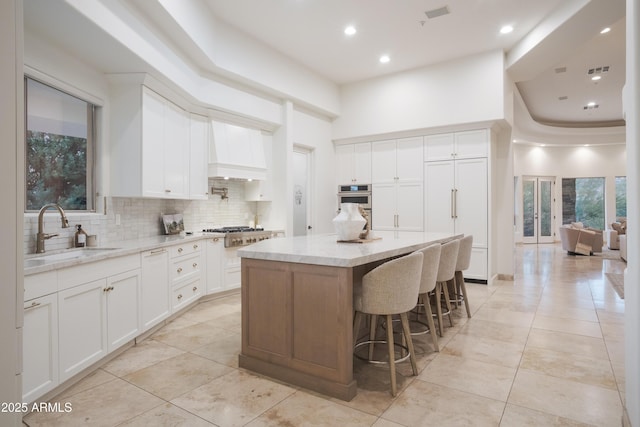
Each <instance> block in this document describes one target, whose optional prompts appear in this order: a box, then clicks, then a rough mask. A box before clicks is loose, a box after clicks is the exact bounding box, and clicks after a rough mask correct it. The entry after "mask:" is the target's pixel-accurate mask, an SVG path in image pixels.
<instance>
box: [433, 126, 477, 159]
mask: <svg viewBox="0 0 640 427" xmlns="http://www.w3.org/2000/svg"><path fill="white" fill-rule="evenodd" d="M487 134H488V130H487V129H477V130H470V131H464V132H456V133H443V134H438V135H428V136H425V137H424V158H425V161H436V160H450V159H469V158H477V157H487V156H488V155H489V145H488V144H487V140H488V136H487Z"/></svg>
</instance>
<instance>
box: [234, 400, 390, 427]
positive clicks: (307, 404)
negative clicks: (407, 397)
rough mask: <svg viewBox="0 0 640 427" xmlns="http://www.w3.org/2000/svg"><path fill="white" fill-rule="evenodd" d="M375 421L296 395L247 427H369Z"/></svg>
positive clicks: (344, 408) (336, 405)
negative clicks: (327, 426)
mask: <svg viewBox="0 0 640 427" xmlns="http://www.w3.org/2000/svg"><path fill="white" fill-rule="evenodd" d="M329 420H331V421H329ZM376 420H377V417H376V416H374V415H371V414H366V413H364V412H361V411H358V410H355V409H352V408H348V407H346V406H342V405H340V404H338V403H335V402H332V401H330V400H327V399H325V398H322V397H319V396H315V395H311V394H308V393H305V392H303V391H297V392H296V393H294V394H293V395H292V396H290V397H288V398H286V399H285V400H283V401H282V402H280V403H278V404H277V405H276V406H274V407H272V408H271V409H269V410H267V411H266V412H264V413H263V414H262V415H260V416H259V417H258V418H256V419H254V420H253V421H251V422H250V423H249V424H247V427H269V426H271V427H280V426H325V425H332V426H353V427H357V426H362V427H365V426H366V427H368V426H371V425H372V424H373V423H374V422H375V421H376Z"/></svg>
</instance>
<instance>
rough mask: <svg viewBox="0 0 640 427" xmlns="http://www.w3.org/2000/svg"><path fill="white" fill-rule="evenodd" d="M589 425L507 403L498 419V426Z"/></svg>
mask: <svg viewBox="0 0 640 427" xmlns="http://www.w3.org/2000/svg"><path fill="white" fill-rule="evenodd" d="M541 426H544V427H590V426H592V424H585V423H581V422H579V421H575V420H571V419H569V418H563V417H560V416H557V415H551V414H547V413H544V412H540V411H534V410H533V409H528V408H523V407H521V406H516V405H511V404H509V405H507V407H506V408H505V410H504V414H503V415H502V420H501V421H500V427H541Z"/></svg>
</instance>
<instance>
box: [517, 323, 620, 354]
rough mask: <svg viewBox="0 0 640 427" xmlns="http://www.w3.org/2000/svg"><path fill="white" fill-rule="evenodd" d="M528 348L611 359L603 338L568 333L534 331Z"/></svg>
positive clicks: (543, 330)
mask: <svg viewBox="0 0 640 427" xmlns="http://www.w3.org/2000/svg"><path fill="white" fill-rule="evenodd" d="M527 347H537V348H546V349H548V350H554V351H562V352H565V353H568V354H577V355H582V356H589V357H595V358H598V359H605V360H608V359H609V354H608V353H607V347H606V345H605V343H604V340H603V339H602V338H594V337H587V336H584V335H576V334H570V333H567V332H556V331H548V330H545V329H532V330H531V333H530V334H529V340H528V341H527Z"/></svg>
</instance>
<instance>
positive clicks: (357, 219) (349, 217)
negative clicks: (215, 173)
mask: <svg viewBox="0 0 640 427" xmlns="http://www.w3.org/2000/svg"><path fill="white" fill-rule="evenodd" d="M366 222H367V220H366V219H364V218H363V217H362V215H360V211H359V210H358V204H357V203H340V213H339V214H338V215H337V216H336V217H335V218H333V228H334V229H335V230H336V234H337V235H338V240H357V239H358V238H359V237H360V233H362V227H364V225H365V224H366Z"/></svg>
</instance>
